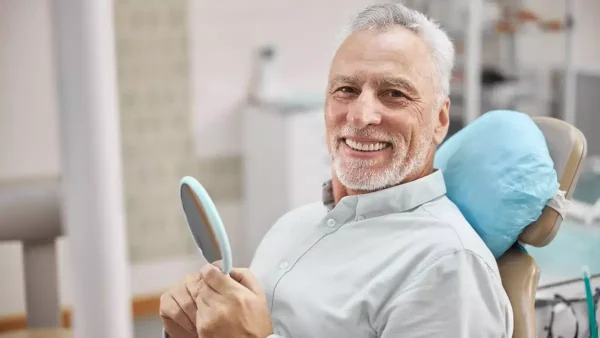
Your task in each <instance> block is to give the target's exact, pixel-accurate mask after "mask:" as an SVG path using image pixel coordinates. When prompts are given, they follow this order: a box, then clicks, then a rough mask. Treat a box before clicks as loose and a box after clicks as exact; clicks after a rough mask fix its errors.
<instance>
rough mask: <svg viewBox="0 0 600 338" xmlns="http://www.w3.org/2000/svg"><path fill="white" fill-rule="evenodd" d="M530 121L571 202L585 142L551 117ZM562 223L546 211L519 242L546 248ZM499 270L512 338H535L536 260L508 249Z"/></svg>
mask: <svg viewBox="0 0 600 338" xmlns="http://www.w3.org/2000/svg"><path fill="white" fill-rule="evenodd" d="M533 120H534V121H535V123H536V124H537V125H538V127H539V128H540V130H541V131H542V133H543V134H544V137H545V138H546V143H547V144H548V150H549V151H550V156H551V157H552V160H553V161H554V168H555V169H556V172H557V173H558V178H559V183H560V189H561V190H562V191H565V192H566V197H567V199H569V200H570V199H571V196H572V195H573V190H574V188H575V185H576V183H577V179H578V177H579V173H580V170H581V168H582V161H583V159H584V158H585V155H586V151H587V143H586V139H585V137H584V136H583V134H582V133H581V131H579V130H578V129H577V128H575V127H573V126H571V125H570V124H568V123H566V122H564V121H561V120H558V119H554V118H550V117H534V118H533ZM561 222H562V217H561V216H560V215H559V214H558V212H556V211H555V210H554V209H552V208H550V207H546V208H545V209H544V210H543V212H542V215H541V216H540V218H539V219H538V220H537V221H536V222H534V223H532V224H530V225H529V226H528V227H527V228H525V230H524V231H523V233H522V234H521V236H520V237H519V240H520V241H521V242H522V243H524V244H528V245H533V246H535V247H542V246H545V245H548V244H549V243H550V242H551V241H552V240H553V239H554V237H555V236H556V233H557V232H558V229H559V228H560V224H561ZM498 266H499V268H500V275H501V276H502V284H503V285H504V289H505V290H506V292H507V294H508V297H509V299H510V303H511V305H512V308H513V312H514V334H513V338H535V337H536V332H535V328H536V323H535V306H534V304H535V291H536V288H537V284H538V281H539V276H540V271H539V268H538V266H537V265H536V263H535V260H534V259H533V258H532V257H531V256H530V255H528V254H527V253H524V252H522V251H520V250H518V249H510V250H509V251H508V252H507V253H506V254H504V255H503V256H502V257H500V259H499V260H498Z"/></svg>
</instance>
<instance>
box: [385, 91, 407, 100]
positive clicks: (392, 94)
mask: <svg viewBox="0 0 600 338" xmlns="http://www.w3.org/2000/svg"><path fill="white" fill-rule="evenodd" d="M384 96H387V97H392V98H403V97H405V95H404V93H403V92H401V91H399V90H395V89H392V90H388V91H386V92H385V93H384Z"/></svg>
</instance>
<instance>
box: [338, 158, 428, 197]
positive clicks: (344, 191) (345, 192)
mask: <svg viewBox="0 0 600 338" xmlns="http://www.w3.org/2000/svg"><path fill="white" fill-rule="evenodd" d="M432 172H433V165H428V166H425V167H424V168H423V170H420V171H418V172H415V173H413V174H410V175H408V176H407V177H406V178H405V179H404V180H402V182H400V183H398V184H396V186H398V185H401V184H404V183H408V182H412V181H416V180H418V179H419V178H422V177H425V176H427V175H430V174H431V173H432ZM331 183H332V188H333V198H334V203H335V205H337V204H338V202H339V201H340V200H341V199H342V198H344V197H346V196H353V195H361V194H366V193H370V192H374V191H377V190H383V189H386V188H390V187H384V188H381V189H377V190H354V189H348V188H346V187H345V186H344V185H343V184H342V182H340V180H339V179H338V178H337V175H336V174H335V172H334V173H333V174H332V179H331Z"/></svg>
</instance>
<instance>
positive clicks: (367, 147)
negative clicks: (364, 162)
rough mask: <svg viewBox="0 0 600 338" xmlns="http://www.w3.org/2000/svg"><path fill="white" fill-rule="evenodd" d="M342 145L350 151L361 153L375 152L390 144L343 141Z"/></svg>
mask: <svg viewBox="0 0 600 338" xmlns="http://www.w3.org/2000/svg"><path fill="white" fill-rule="evenodd" d="M343 141H344V143H346V145H347V146H348V147H350V148H351V149H352V150H356V151H362V152H376V151H380V150H383V149H385V148H387V147H389V146H390V145H391V144H390V143H388V142H358V141H354V140H350V139H347V138H345V139H343Z"/></svg>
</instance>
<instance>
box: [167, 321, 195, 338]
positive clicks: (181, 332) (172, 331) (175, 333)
mask: <svg viewBox="0 0 600 338" xmlns="http://www.w3.org/2000/svg"><path fill="white" fill-rule="evenodd" d="M162 322H163V327H164V329H165V331H167V333H168V334H169V336H171V337H177V338H179V337H181V338H197V337H198V335H197V334H196V331H194V333H189V332H188V331H187V330H185V329H184V328H183V327H181V326H179V324H177V323H175V321H173V319H170V318H163V321H162Z"/></svg>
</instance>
